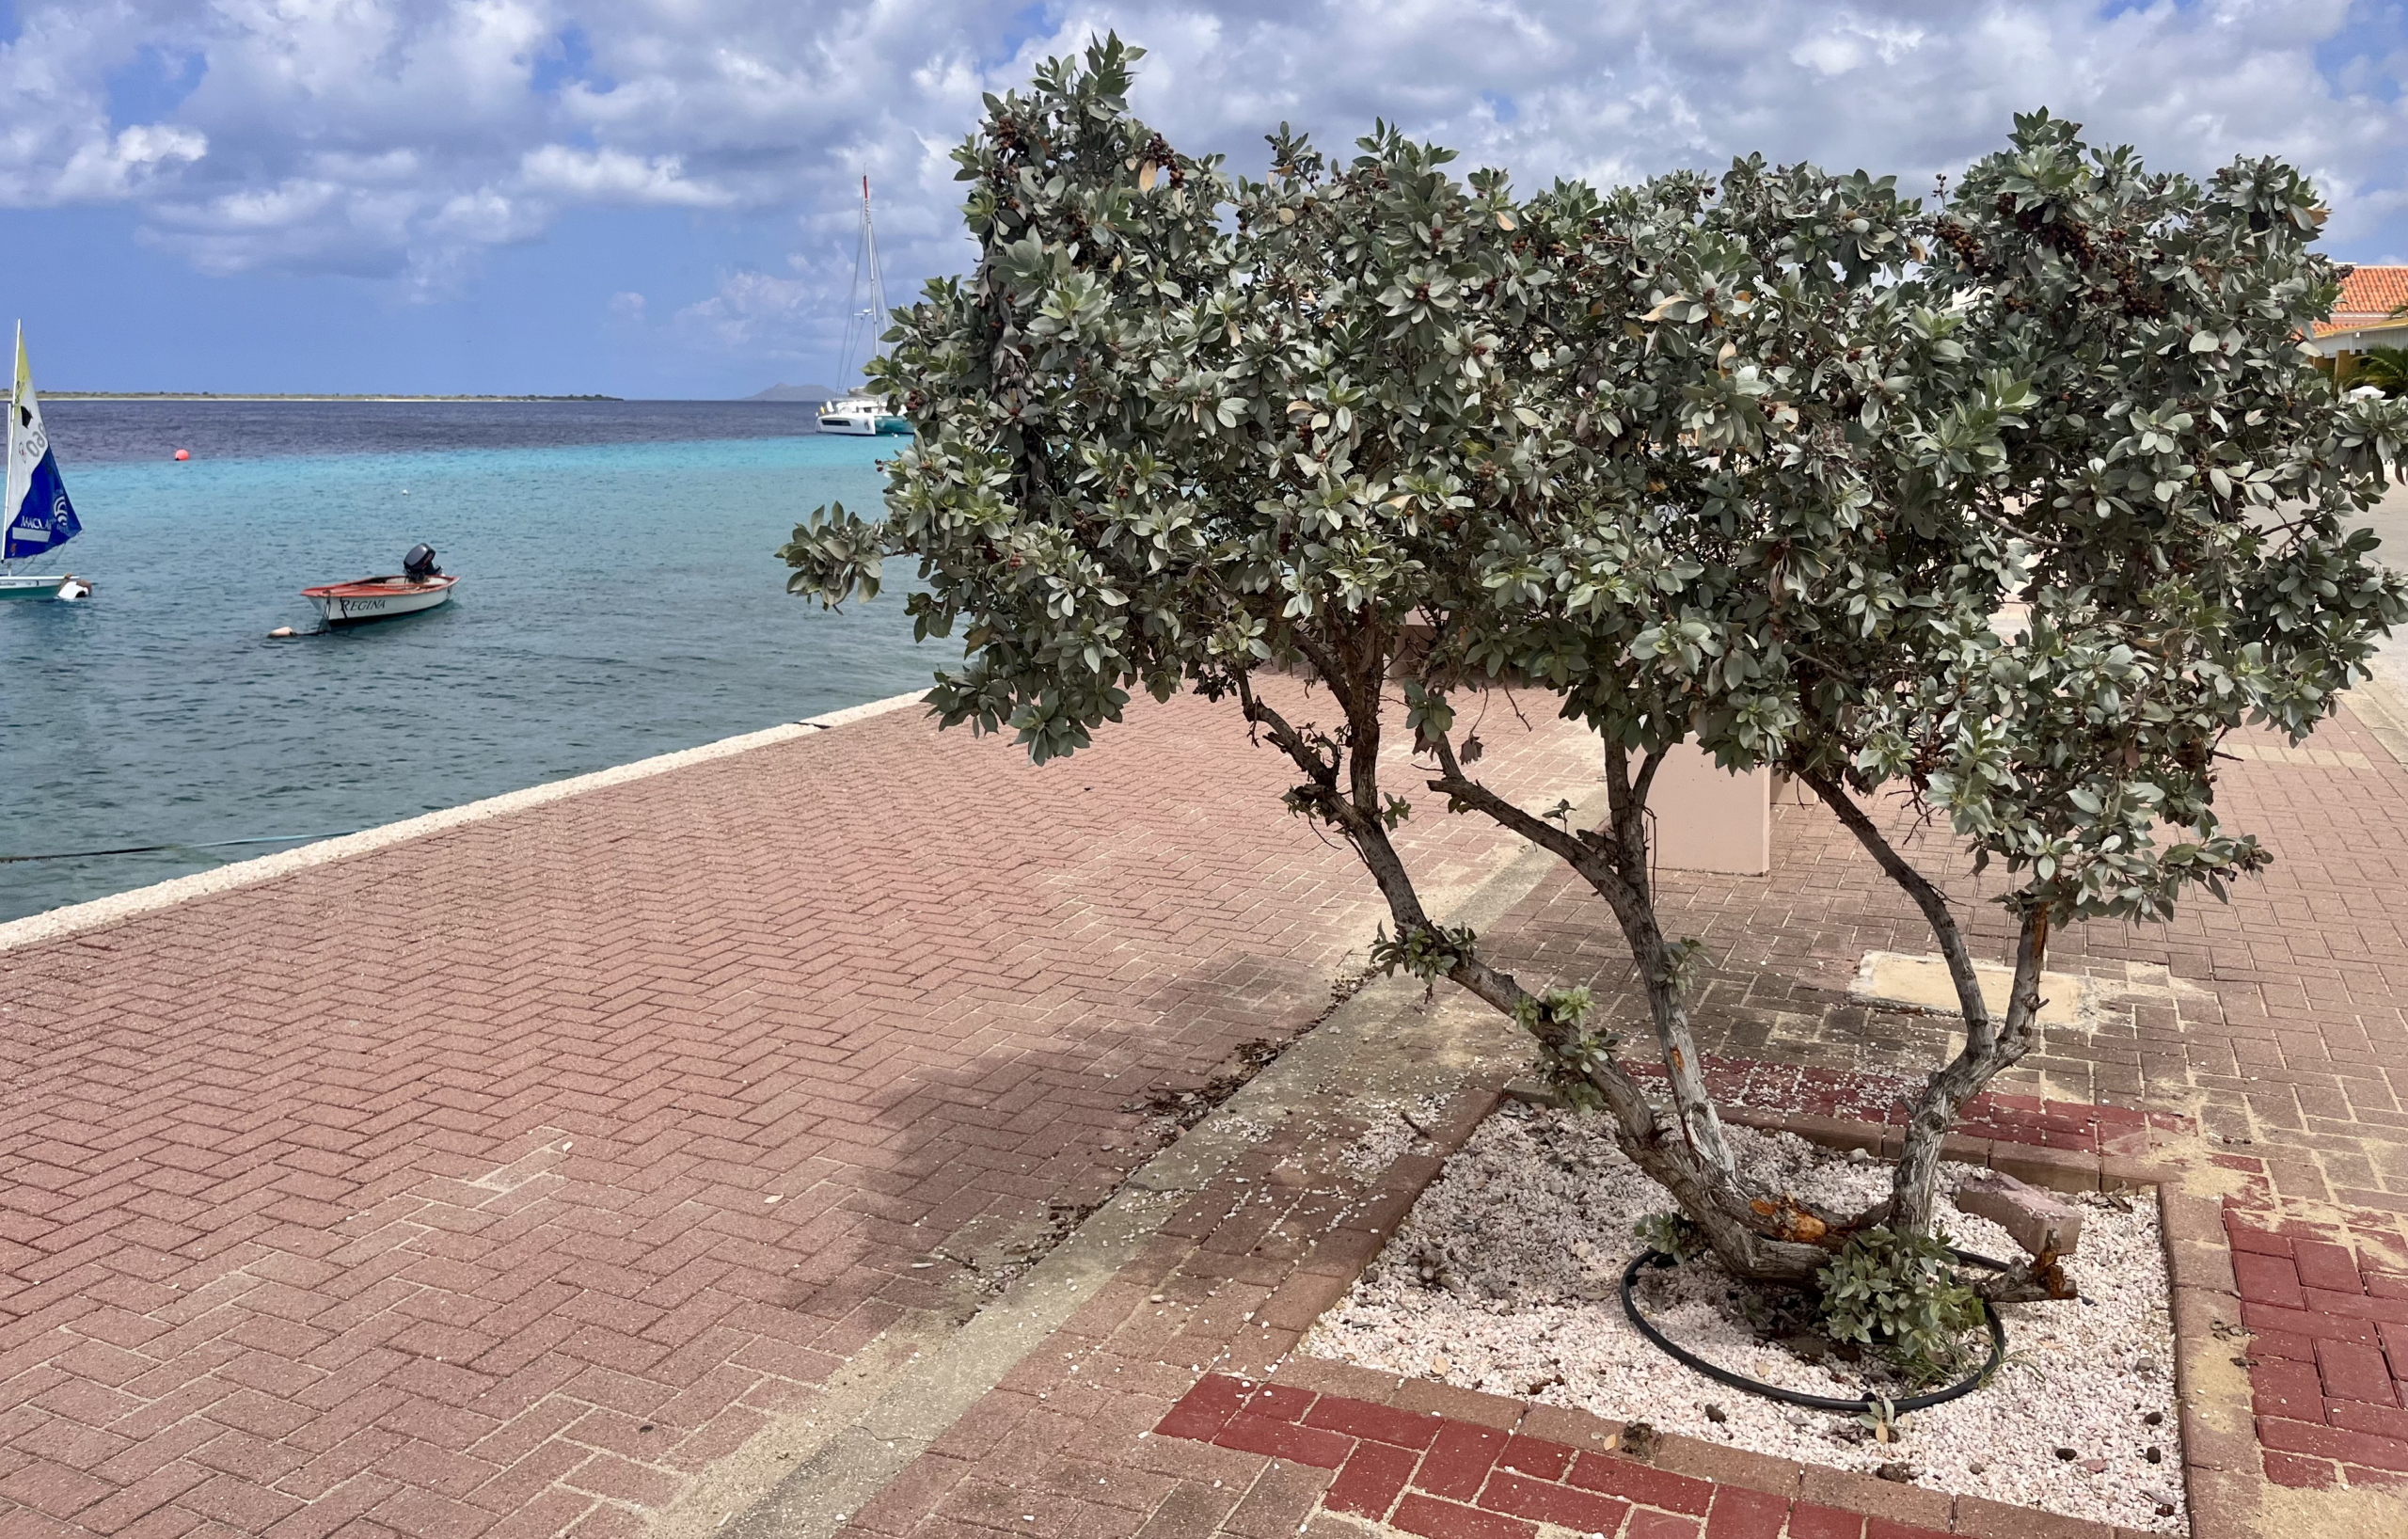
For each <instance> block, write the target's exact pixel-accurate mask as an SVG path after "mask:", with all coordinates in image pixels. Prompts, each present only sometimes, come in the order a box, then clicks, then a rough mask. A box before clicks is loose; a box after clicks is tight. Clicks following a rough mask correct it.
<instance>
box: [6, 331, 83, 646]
mask: <svg viewBox="0 0 2408 1539" xmlns="http://www.w3.org/2000/svg"><path fill="white" fill-rule="evenodd" d="M82 532H84V526H83V524H82V523H80V522H79V521H78V520H77V519H76V517H75V504H73V503H72V502H70V501H69V500H67V483H66V482H65V481H63V480H61V479H60V478H59V474H58V456H57V455H55V454H54V453H52V452H50V435H49V434H48V433H46V432H44V431H43V430H42V425H41V403H40V401H39V400H37V399H35V397H34V373H33V370H32V368H31V367H30V366H28V365H27V364H26V362H25V328H24V325H22V324H21V325H19V326H18V327H17V374H16V379H15V381H14V382H13V383H12V384H11V386H10V387H9V390H8V481H7V489H6V490H5V491H0V598H56V599H77V598H84V597H87V596H88V595H90V594H91V592H92V585H91V583H90V582H88V581H87V580H86V579H83V578H79V577H77V576H76V575H75V574H74V573H72V572H67V573H63V574H62V573H57V572H49V573H44V574H42V575H40V576H35V575H34V574H32V573H26V572H19V571H16V570H15V569H14V568H15V566H16V563H19V562H21V561H33V560H38V559H39V558H40V557H42V556H46V555H48V554H50V552H52V551H54V550H55V549H57V548H58V547H60V546H62V545H65V544H66V543H67V542H68V541H70V540H71V539H73V538H74V537H75V536H76V535H78V534H80V533H82Z"/></svg>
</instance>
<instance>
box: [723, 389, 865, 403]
mask: <svg viewBox="0 0 2408 1539" xmlns="http://www.w3.org/2000/svg"><path fill="white" fill-rule="evenodd" d="M844 393H845V392H844V391H842V390H839V389H833V388H832V387H830V386H826V385H784V384H780V385H772V386H770V387H769V388H768V389H766V390H763V391H761V392H760V393H759V394H757V395H748V396H746V397H745V398H744V399H745V400H747V401H790V402H793V403H795V404H796V405H816V404H817V403H819V402H821V401H834V400H838V399H840V398H841V397H842V396H843V395H844Z"/></svg>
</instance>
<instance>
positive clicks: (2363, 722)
mask: <svg viewBox="0 0 2408 1539" xmlns="http://www.w3.org/2000/svg"><path fill="white" fill-rule="evenodd" d="M2394 644H2395V646H2397V645H2398V643H2394ZM2380 660H2381V659H2378V661H2379V662H2380ZM2343 699H2344V700H2345V701H2346V702H2347V703H2348V705H2349V707H2350V714H2351V715H2353V716H2354V717H2356V718H2357V719H2358V724H2359V725H2360V726H2362V727H2364V728H2366V729H2367V731H2368V733H2369V734H2371V735H2372V736H2373V738H2374V740H2375V741H2376V742H2379V743H2381V744H2382V745H2383V746H2384V752H2385V753H2388V754H2390V755H2391V756H2392V758H2393V759H2395V760H2397V761H2398V762H2399V763H2400V765H2401V766H2403V767H2408V669H2398V668H2395V669H2390V670H2386V669H2384V668H2383V667H2381V666H2378V667H2377V669H2376V670H2375V673H2374V675H2373V676H2372V677H2370V678H2364V679H2360V680H2359V681H2358V682H2357V684H2355V685H2354V686H2353V687H2352V689H2351V690H2350V692H2349V693H2348V694H2347V695H2346V696H2344V697H2343Z"/></svg>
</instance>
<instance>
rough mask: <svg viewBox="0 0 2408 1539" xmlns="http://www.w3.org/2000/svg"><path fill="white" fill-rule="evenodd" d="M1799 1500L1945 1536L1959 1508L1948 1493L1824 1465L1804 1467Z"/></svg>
mask: <svg viewBox="0 0 2408 1539" xmlns="http://www.w3.org/2000/svg"><path fill="white" fill-rule="evenodd" d="M1799 1469H1800V1471H1801V1479H1800V1480H1799V1483H1798V1496H1799V1497H1800V1498H1801V1499H1804V1500H1807V1501H1813V1502H1817V1503H1820V1504H1821V1505H1823V1506H1826V1507H1840V1508H1845V1509H1846V1510H1847V1511H1848V1512H1852V1513H1863V1514H1865V1515H1867V1516H1871V1517H1886V1518H1888V1519H1890V1521H1892V1522H1893V1523H1905V1524H1909V1525H1911V1526H1913V1527H1916V1528H1924V1529H1937V1530H1939V1531H1941V1532H1942V1533H1945V1532H1946V1531H1948V1525H1949V1522H1950V1520H1951V1517H1952V1515H1953V1514H1954V1511H1955V1508H1956V1499H1955V1498H1954V1497H1951V1496H1950V1495H1948V1493H1946V1492H1945V1491H1927V1490H1925V1489H1924V1488H1923V1487H1922V1486H1920V1485H1900V1484H1898V1483H1895V1482H1893V1481H1885V1480H1879V1479H1877V1478H1875V1477H1874V1476H1871V1475H1859V1474H1855V1473H1852V1472H1850V1471H1848V1470H1845V1469H1828V1468H1824V1467H1822V1466H1820V1465H1811V1464H1810V1465H1801V1466H1800V1467H1799Z"/></svg>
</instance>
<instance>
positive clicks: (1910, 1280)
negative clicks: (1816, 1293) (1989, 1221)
mask: <svg viewBox="0 0 2408 1539" xmlns="http://www.w3.org/2000/svg"><path fill="white" fill-rule="evenodd" d="M1956 1265H1957V1259H1956V1257H1955V1256H1953V1255H1952V1254H1950V1252H1949V1248H1948V1237H1947V1236H1946V1235H1944V1234H1941V1233H1939V1232H1938V1231H1936V1230H1926V1231H1925V1232H1923V1233H1920V1234H1899V1233H1896V1232H1894V1231H1893V1230H1888V1229H1871V1230H1864V1231H1863V1232H1861V1233H1859V1234H1855V1235H1851V1236H1849V1238H1848V1242H1847V1244H1846V1245H1844V1246H1842V1247H1841V1249H1840V1253H1839V1255H1838V1257H1837V1258H1836V1259H1834V1260H1833V1261H1832V1262H1831V1264H1830V1265H1829V1266H1826V1267H1824V1268H1823V1269H1822V1271H1820V1272H1819V1273H1817V1274H1815V1278H1814V1280H1815V1281H1816V1283H1818V1284H1819V1285H1820V1286H1821V1288H1822V1290H1823V1299H1822V1309H1821V1316H1822V1324H1823V1329H1824V1330H1825V1332H1827V1333H1828V1334H1829V1335H1830V1337H1831V1338H1832V1339H1833V1340H1834V1341H1854V1342H1856V1343H1858V1344H1859V1345H1861V1346H1864V1347H1869V1348H1871V1349H1872V1350H1873V1351H1874V1352H1876V1353H1877V1354H1879V1355H1880V1356H1881V1357H1884V1358H1886V1359H1888V1360H1889V1361H1890V1363H1891V1364H1893V1366H1894V1367H1896V1369H1897V1370H1898V1372H1900V1373H1902V1374H1904V1375H1905V1376H1906V1377H1907V1378H1909V1379H1910V1380H1912V1381H1913V1382H1914V1383H1916V1384H1918V1385H1924V1384H1934V1383H1937V1382H1939V1381H1941V1380H1942V1379H1947V1378H1953V1377H1956V1376H1957V1375H1959V1374H1962V1373H1964V1372H1968V1371H1969V1370H1970V1369H1971V1368H1972V1367H1973V1366H1974V1365H1975V1363H1976V1361H1977V1360H1978V1359H1977V1357H1975V1355H1974V1354H1973V1353H1972V1352H1970V1351H1968V1349H1967V1347H1966V1344H1965V1343H1966V1338H1967V1337H1968V1336H1969V1335H1970V1334H1971V1333H1972V1332H1974V1331H1977V1330H1980V1329H1981V1328H1982V1325H1983V1314H1982V1299H1981V1295H1980V1294H1979V1293H1974V1292H1973V1290H1972V1289H1971V1288H1968V1287H1966V1286H1965V1285H1964V1284H1963V1283H1961V1282H1959V1281H1957V1275H1956Z"/></svg>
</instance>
